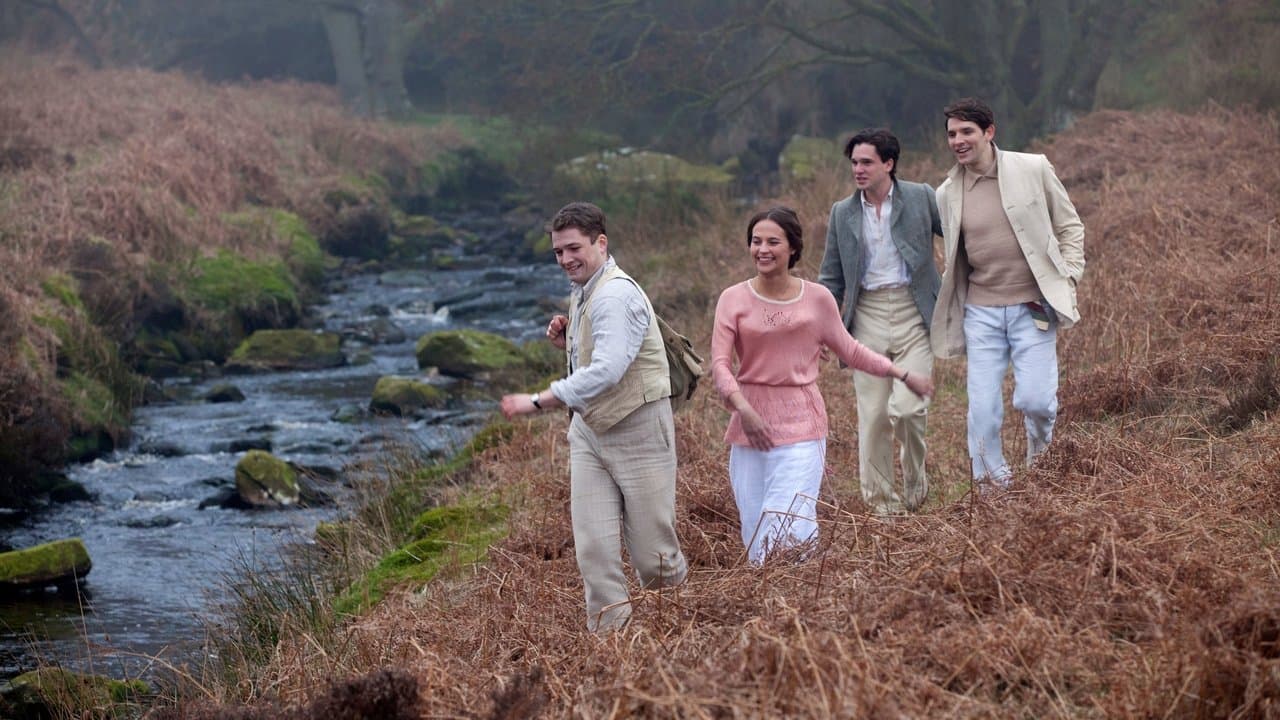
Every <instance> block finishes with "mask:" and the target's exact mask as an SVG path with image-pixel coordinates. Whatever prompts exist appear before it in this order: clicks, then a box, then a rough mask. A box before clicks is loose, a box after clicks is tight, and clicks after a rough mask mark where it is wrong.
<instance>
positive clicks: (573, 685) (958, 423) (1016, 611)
mask: <svg viewBox="0 0 1280 720" xmlns="http://www.w3.org/2000/svg"><path fill="white" fill-rule="evenodd" d="M1044 151H1045V152H1047V154H1049V156H1050V157H1051V159H1053V160H1054V162H1055V164H1056V166H1057V168H1058V171H1059V173H1060V174H1061V176H1062V178H1063V179H1064V181H1065V182H1066V184H1067V186H1068V188H1069V190H1070V191H1071V194H1072V197H1073V199H1074V200H1075V201H1076V203H1077V206H1078V207H1079V208H1080V210H1081V212H1082V215H1083V216H1084V220H1085V225H1086V228H1087V233H1088V235H1087V241H1086V251H1087V255H1088V261H1089V266H1088V270H1087V272H1086V276H1085V280H1084V282H1083V284H1082V286H1081V294H1082V299H1083V304H1082V312H1083V316H1084V322H1083V323H1082V324H1081V325H1080V326H1079V327H1078V328H1077V329H1075V330H1072V331H1069V332H1068V333H1066V334H1064V336H1063V338H1062V341H1061V343H1060V354H1061V358H1062V368H1063V377H1064V382H1063V385H1062V388H1061V391H1060V397H1061V399H1062V403H1063V412H1062V418H1061V421H1060V424H1059V429H1058V431H1057V436H1056V438H1055V441H1054V444H1053V446H1052V447H1051V449H1050V450H1049V452H1048V454H1047V455H1045V456H1044V459H1043V461H1042V462H1041V463H1039V464H1038V465H1037V467H1036V468H1034V469H1032V470H1031V471H1027V472H1025V473H1023V474H1021V475H1020V476H1019V477H1018V478H1017V480H1016V483H1015V489H1014V490H1012V491H1010V492H1006V493H1002V494H997V495H991V496H983V497H975V496H974V495H973V494H971V493H969V492H967V481H966V480H965V477H966V474H967V470H966V468H967V460H966V459H965V457H964V400H963V377H964V366H963V362H951V363H943V364H940V365H939V368H938V371H937V374H938V380H939V387H940V388H941V390H940V393H939V397H938V398H937V400H936V401H935V406H934V409H933V411H932V412H931V418H930V462H931V468H932V470H931V477H932V478H933V482H934V485H935V492H934V497H933V499H932V501H931V502H930V504H929V505H928V506H927V507H926V509H925V511H924V512H922V513H921V514H919V515H915V516H911V517H905V518H899V519H895V520H882V519H877V518H875V517H873V516H870V515H868V514H867V513H866V512H865V508H864V507H863V506H862V505H861V501H860V500H859V499H858V497H857V491H856V475H855V474H854V473H855V472H856V471H855V470H854V468H856V441H855V438H856V433H855V427H856V419H855V415H854V401H853V398H852V393H851V392H850V388H849V379H848V377H847V376H845V375H844V374H842V373H840V372H839V371H838V370H836V369H835V368H833V367H829V368H826V369H824V373H823V376H822V383H823V388H824V394H825V396H826V398H827V401H828V408H829V412H830V414H831V419H832V423H831V426H832V430H831V433H832V434H831V439H830V446H829V454H828V458H829V466H830V468H831V477H830V478H829V482H828V483H826V486H825V489H824V495H823V498H822V499H823V505H822V506H821V508H820V511H819V518H820V525H821V537H822V539H821V543H820V546H819V548H818V552H816V553H815V554H814V555H813V556H812V557H811V559H810V560H808V562H805V563H801V564H793V563H788V562H777V563H773V564H770V565H768V566H766V567H764V568H759V569H757V568H752V567H749V566H747V565H746V564H745V562H744V555H743V551H742V548H741V547H740V541H739V539H738V535H737V529H736V521H735V518H736V511H735V509H734V506H733V500H732V495H731V493H730V492H729V489H728V482H727V476H726V470H725V465H726V456H727V452H726V450H725V448H724V445H723V443H722V440H721V436H722V433H723V427H724V422H725V413H724V411H723V410H721V409H720V408H719V406H718V403H717V402H716V400H715V399H714V398H713V397H712V393H711V392H710V391H704V392H702V393H701V394H700V395H699V397H697V398H696V399H695V401H694V402H693V403H692V407H691V409H690V410H687V411H686V412H684V413H682V414H681V415H680V416H679V417H678V420H677V430H678V442H679V456H680V476H679V486H678V490H679V495H678V512H679V528H678V529H679V533H680V537H681V540H682V543H683V546H684V548H685V551H686V553H687V554H688V557H689V560H690V563H691V566H692V571H691V574H690V578H689V582H688V583H687V584H686V585H685V586H683V587H681V588H678V589H675V590H670V591H663V592H652V593H644V594H641V595H639V596H638V597H637V600H636V603H637V610H636V612H635V613H634V615H633V619H632V624H631V625H630V626H629V627H628V628H627V629H626V630H625V631H623V632H619V633H616V634H613V635H610V636H607V637H603V638H597V637H594V636H592V635H589V634H588V633H586V632H585V630H584V627H583V626H584V617H583V612H584V611H583V601H582V588H581V581H580V578H579V576H578V573H577V570H576V567H575V563H574V559H573V549H572V542H571V537H572V534H571V531H570V526H569V517H568V495H567V488H568V477H567V447H566V443H565V440H564V437H563V420H562V418H559V417H544V418H539V419H538V420H536V421H533V422H529V423H521V424H518V425H517V426H516V429H515V433H514V436H513V437H512V439H511V441H510V442H509V443H508V444H505V445H502V446H499V447H495V448H492V449H490V450H487V451H486V452H485V453H483V454H482V455H481V456H480V460H481V462H480V463H479V464H478V465H477V467H476V468H475V470H474V471H473V473H472V480H473V481H474V483H475V484H476V485H477V486H478V487H480V488H482V489H487V490H489V491H491V492H494V493H499V494H501V495H502V496H503V497H504V500H505V501H506V502H507V503H508V504H509V505H510V507H511V508H512V514H511V516H510V526H511V534H510V536H509V537H508V538H507V539H506V540H504V541H502V542H501V543H499V544H498V545H497V546H495V547H493V548H492V549H491V551H490V559H489V562H488V563H486V564H484V565H480V566H476V567H472V568H464V569H463V570H462V572H461V574H460V575H458V576H455V577H454V578H453V579H452V580H449V581H435V582H432V583H429V584H428V585H426V586H425V587H406V588H403V590H402V591H401V592H400V593H399V594H397V595H395V596H393V597H389V598H388V599H386V600H385V601H384V602H383V603H381V604H380V605H379V606H377V607H376V608H374V609H373V610H372V611H371V612H370V613H368V614H367V615H366V616H364V617H362V618H360V619H359V620H358V621H355V622H353V623H352V624H351V625H350V626H349V627H348V629H347V631H346V636H345V637H346V640H345V642H344V644H343V645H342V646H341V648H340V649H337V650H335V649H333V648H329V649H324V650H321V649H320V648H318V647H317V646H316V645H314V644H313V643H309V642H308V639H307V638H305V637H296V638H288V639H284V640H282V641H281V643H280V644H279V646H278V647H277V649H276V652H275V656H274V658H273V659H272V661H271V663H270V665H269V667H268V668H266V670H265V673H266V675H267V676H268V677H270V678H271V679H272V682H271V684H272V687H273V688H274V689H275V690H274V692H275V693H276V695H275V697H276V698H277V700H278V701H279V702H281V703H283V704H284V705H286V706H291V707H303V706H305V705H306V704H307V703H308V702H310V698H312V697H319V696H322V695H324V693H325V692H326V691H325V690H324V686H325V683H324V682H320V683H318V682H317V679H318V678H346V677H350V676H358V675H363V674H365V673H368V672H370V671H371V670H374V669H376V668H380V667H386V666H391V667H397V668H401V669H404V670H406V671H408V672H409V673H411V674H412V675H413V676H414V677H416V678H417V680H418V683H419V688H420V691H421V697H422V702H423V706H422V708H421V711H420V712H421V714H422V716H423V717H495V718H497V717H523V716H533V715H534V714H536V713H539V712H540V713H541V714H542V715H543V716H546V717H570V716H572V717H632V716H639V717H650V716H655V717H708V718H710V717H963V718H970V717H971V718H985V717H1027V718H1033V717H1034V718H1040V717H1063V718H1065V717H1072V718H1074V717H1098V718H1104V717H1105V718H1147V717H1196V718H1200V717H1238V718H1252V717H1280V568H1278V566H1277V563H1276V541H1275V528H1276V527H1277V523H1278V522H1280V423H1278V422H1277V418H1276V366H1275V358H1276V357H1277V356H1278V355H1280V315H1278V314H1277V306H1276V302H1277V299H1276V294H1277V288H1280V277H1277V275H1278V274H1280V269H1278V265H1280V263H1277V262H1276V256H1275V254H1274V253H1277V252H1280V239H1277V238H1274V237H1273V235H1274V234H1275V232H1274V231H1275V229H1276V223H1277V212H1278V211H1280V194H1278V193H1277V190H1280V132H1278V127H1277V122H1276V119H1275V118H1274V117H1270V116H1263V115H1258V114H1254V113H1248V112H1239V111H1229V110H1225V109H1222V108H1216V107H1213V108H1208V109H1206V110H1204V111H1203V112H1200V113H1198V114H1194V115H1185V114H1175V113H1167V112H1157V113H1150V114H1141V115H1137V114H1126V113H1112V112H1103V113H1097V114H1094V115H1091V116H1089V117H1086V118H1084V119H1083V120H1081V122H1080V123H1079V124H1078V125H1077V126H1076V127H1075V128H1074V129H1073V130H1071V131H1070V132H1068V133H1066V134H1064V135H1062V136H1060V137H1058V138H1056V139H1055V140H1054V141H1053V142H1052V143H1051V144H1050V145H1048V146H1047V147H1045V148H1044ZM930 172H933V173H938V174H940V173H941V168H940V166H932V167H923V168H922V169H921V170H920V171H919V173H918V174H916V173H910V172H904V176H905V177H908V178H913V177H914V178H923V177H927V175H928V173H930ZM927 179H929V180H931V181H933V182H936V181H937V179H938V177H937V176H934V177H927ZM846 188H847V181H846V180H845V179H844V178H827V179H824V180H821V181H819V182H817V183H815V184H814V185H812V186H808V187H803V188H793V189H791V191H790V192H789V194H788V195H787V196H786V197H785V198H783V199H784V200H785V201H787V202H791V203H794V204H795V205H796V206H798V207H799V209H800V210H801V213H802V217H803V218H804V219H806V220H807V228H806V229H807V231H808V232H809V233H810V236H811V238H810V244H809V246H808V247H809V250H808V251H807V255H808V257H807V259H806V260H805V262H804V266H803V267H804V268H805V269H806V271H807V274H808V275H809V277H813V274H814V273H813V270H814V268H816V263H817V260H818V259H819V258H820V256H821V245H822V243H821V240H820V238H821V237H822V236H823V233H824V231H825V228H823V227H822V225H823V223H824V222H825V217H826V214H827V209H828V208H829V206H830V203H831V201H832V200H834V199H836V198H837V197H840V196H842V195H844V194H845V193H846V192H847V190H846ZM749 214H750V213H749V208H741V207H735V206H733V205H732V204H731V203H729V202H727V201H726V202H722V203H721V204H720V205H716V206H713V207H712V210H711V212H710V216H709V218H708V219H707V220H706V221H705V222H704V223H702V224H701V225H700V226H698V227H692V228H674V229H673V228H667V227H661V226H660V224H657V223H654V222H653V221H652V220H653V219H652V217H641V218H640V219H638V220H636V221H625V220H624V221H621V222H618V223H616V224H617V226H618V227H617V229H616V230H614V231H613V232H612V233H611V237H614V238H616V247H615V249H616V250H617V251H618V254H619V255H620V256H621V257H622V260H623V262H624V263H626V264H627V266H628V267H629V268H631V267H639V268H640V269H639V270H637V271H636V274H638V275H640V277H641V279H642V281H644V282H645V283H646V285H647V286H648V287H649V288H650V290H651V292H652V293H653V295H654V296H655V297H657V298H659V299H660V300H659V302H660V304H662V303H663V302H664V301H667V302H669V299H670V298H678V299H679V302H673V303H671V304H670V307H673V308H674V309H675V310H676V311H677V317H678V319H679V324H680V325H681V326H683V327H685V328H688V329H689V330H691V331H692V332H693V334H695V335H701V338H700V339H701V340H702V343H701V344H702V346H703V347H705V346H706V342H705V341H706V336H707V334H708V332H709V327H710V322H709V318H710V312H711V307H710V306H711V305H712V304H713V303H714V298H715V295H716V293H718V291H719V289H720V288H721V287H723V286H725V285H727V284H729V283H731V282H734V281H736V280H737V279H739V278H741V277H745V274H746V273H747V272H748V270H749V268H748V265H747V263H746V260H745V252H743V251H744V248H743V245H744V243H745V240H744V239H741V238H740V237H739V236H740V235H741V234H742V232H743V231H742V230H741V229H739V227H738V226H739V225H740V224H741V223H742V222H744V221H745V218H746V217H747V216H748V215H749ZM653 257H661V258H663V262H662V263H660V264H659V263H653V264H646V263H648V262H649V261H650V259H651V258H653ZM667 261H676V262H678V263H680V264H678V265H671V264H667ZM659 268H661V269H659ZM677 268H680V269H677ZM690 268H697V270H696V271H692V270H690ZM698 298H701V300H700V301H698V300H697V299H698ZM1020 426H1021V423H1020V422H1019V418H1017V417H1016V416H1015V413H1013V411H1012V409H1009V411H1008V414H1007V419H1006V429H1007V431H1008V432H1007V435H1006V442H1007V443H1009V445H1010V446H1011V447H1012V449H1011V450H1010V454H1011V456H1015V457H1016V456H1018V455H1019V454H1020V451H1019V450H1018V449H1017V448H1018V446H1019V442H1020V440H1019V438H1018V437H1017V435H1018V434H1019V433H1020V431H1019V428H1020ZM221 696H222V698H223V699H224V700H225V701H243V700H253V699H254V698H246V697H244V696H238V697H237V696H235V695H234V694H232V693H223V694H222V695H221Z"/></svg>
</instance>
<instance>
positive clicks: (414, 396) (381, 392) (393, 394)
mask: <svg viewBox="0 0 1280 720" xmlns="http://www.w3.org/2000/svg"><path fill="white" fill-rule="evenodd" d="M448 399H449V398H448V395H447V394H446V393H445V392H444V391H443V390H441V389H440V388H438V387H436V386H434V385H431V384H428V383H424V382H422V381H419V380H414V379H413V378H404V377H395V376H392V375H387V376H384V377H380V378H378V384H377V385H375V386H374V388H373V398H372V399H371V400H370V401H369V409H370V410H372V411H373V412H379V413H389V414H391V415H412V414H414V413H415V412H416V411H418V410H423V409H428V408H440V407H444V405H445V404H446V403H447V402H448Z"/></svg>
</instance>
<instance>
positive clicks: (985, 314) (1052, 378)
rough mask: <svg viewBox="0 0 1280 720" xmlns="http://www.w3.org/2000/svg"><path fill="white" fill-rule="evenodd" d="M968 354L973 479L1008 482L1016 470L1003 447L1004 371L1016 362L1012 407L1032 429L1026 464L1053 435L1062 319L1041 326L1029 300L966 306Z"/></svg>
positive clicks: (1028, 432) (1003, 483)
mask: <svg viewBox="0 0 1280 720" xmlns="http://www.w3.org/2000/svg"><path fill="white" fill-rule="evenodd" d="M964 341H965V345H966V347H967V350H966V354H967V355H968V357H969V378H968V390H969V458H970V459H971V460H972V462H973V477H974V479H978V480H980V479H983V478H990V479H991V480H992V481H993V482H995V483H996V484H998V485H1002V486H1004V485H1008V483H1009V477H1010V475H1011V474H1012V471H1010V469H1009V463H1008V462H1006V461H1005V459H1004V452H1003V450H1002V449H1001V446H1000V427H1001V425H1003V423H1004V395H1003V386H1004V376H1005V374H1006V373H1008V371H1009V364H1010V363H1011V362H1012V363H1013V406H1014V408H1016V409H1018V410H1019V411H1021V412H1022V416H1023V425H1024V426H1025V427H1026V431H1027V465H1030V464H1031V463H1032V461H1034V460H1035V458H1036V456H1037V455H1039V454H1040V453H1042V452H1044V449H1045V447H1047V446H1048V445H1049V441H1050V440H1051V439H1053V423H1054V421H1055V420H1056V419H1057V417H1058V323H1057V322H1053V323H1051V324H1050V325H1049V329H1048V330H1041V329H1039V328H1037V327H1036V326H1035V322H1034V321H1033V320H1032V319H1031V311H1030V310H1028V309H1027V306H1026V305H1009V306H1007V307H988V306H985V305H965V306H964Z"/></svg>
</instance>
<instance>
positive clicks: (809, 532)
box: [729, 438, 827, 565]
mask: <svg viewBox="0 0 1280 720" xmlns="http://www.w3.org/2000/svg"><path fill="white" fill-rule="evenodd" d="M826 458H827V441H826V439H825V438H823V439H820V440H807V441H804V442H798V443H792V444H790V445H782V446H779V447H775V448H773V449H772V450H756V449H755V448H750V447H745V446H741V445H731V446H730V447H729V482H730V484H731V485H733V499H734V500H735V501H736V502H737V504H738V516H739V518H740V519H741V522H742V544H743V545H744V546H746V548H747V559H748V560H750V561H751V562H752V563H753V564H756V565H759V564H761V563H763V562H764V560H765V557H767V556H768V554H769V553H770V552H772V551H774V550H778V549H782V548H787V547H794V546H796V545H801V544H804V543H807V542H810V541H812V540H815V539H817V537H818V522H817V518H818V513H817V510H818V508H817V500H818V491H819V490H820V489H821V488H822V473H823V471H824V469H825V467H826Z"/></svg>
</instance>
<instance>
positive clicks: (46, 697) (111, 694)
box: [0, 667, 151, 718]
mask: <svg viewBox="0 0 1280 720" xmlns="http://www.w3.org/2000/svg"><path fill="white" fill-rule="evenodd" d="M150 693H151V687H150V686H149V685H147V683H145V682H143V681H142V680H129V681H124V680H113V679H111V678H108V677H103V676H100V675H83V674H80V673H74V672H71V671H70V670H63V669H62V668H57V667H43V668H40V669H39V670H32V671H31V672H27V673H23V674H21V675H19V676H17V677H15V678H13V679H12V680H9V681H8V682H6V683H4V684H3V685H2V686H0V698H3V699H2V700H0V714H3V715H4V717H15V718H18V717H23V718H39V717H61V716H62V715H61V712H63V711H66V710H67V709H69V708H74V709H76V710H78V711H85V712H86V713H87V712H90V711H92V712H93V715H92V716H93V717H134V716H135V714H134V713H135V712H140V709H141V704H142V702H143V701H144V700H146V699H147V696H148V695H149V694H150ZM99 713H105V715H103V714H99Z"/></svg>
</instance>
